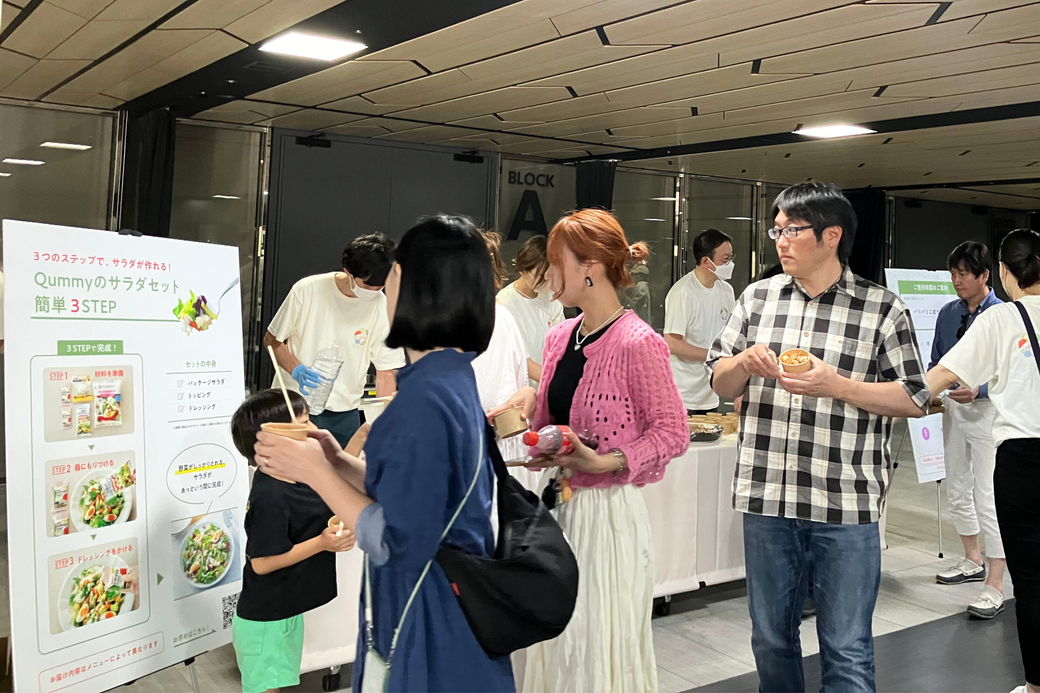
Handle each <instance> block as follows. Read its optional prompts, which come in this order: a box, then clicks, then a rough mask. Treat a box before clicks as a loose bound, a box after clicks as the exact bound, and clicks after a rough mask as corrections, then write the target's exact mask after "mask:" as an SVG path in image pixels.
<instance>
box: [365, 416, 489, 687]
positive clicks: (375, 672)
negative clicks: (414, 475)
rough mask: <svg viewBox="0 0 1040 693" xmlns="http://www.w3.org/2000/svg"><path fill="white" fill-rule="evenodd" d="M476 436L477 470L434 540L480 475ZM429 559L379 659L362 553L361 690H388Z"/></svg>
mask: <svg viewBox="0 0 1040 693" xmlns="http://www.w3.org/2000/svg"><path fill="white" fill-rule="evenodd" d="M477 439H478V440H479V443H478V450H479V454H478V455H477V471H476V472H475V473H474V474H473V481H471V482H470V484H469V488H468V489H466V495H465V496H464V497H463V499H462V502H461V503H459V507H457V508H456V509H455V514H454V515H452V516H451V520H449V521H448V525H447V526H446V527H445V528H444V531H443V532H441V538H440V540H439V541H438V543H440V542H443V541H444V538H445V537H446V536H448V532H449V531H450V530H451V527H452V525H454V524H455V520H457V519H458V517H459V514H461V513H462V508H463V506H465V505H466V501H468V500H469V497H470V495H471V494H472V493H473V489H474V487H476V485H477V479H479V478H480V470H481V469H483V467H484V441H485V437H484V436H482V435H478V436H477ZM433 561H434V559H433V558H431V559H430V560H428V561H427V562H426V567H425V568H423V571H422V574H421V575H419V580H418V581H417V582H416V583H415V588H414V589H412V593H411V594H410V595H409V596H408V601H407V602H405V605H404V609H403V610H402V611H401V618H400V619H399V620H398V621H397V628H395V629H394V637H393V639H392V640H391V641H390V652H388V653H387V655H386V659H383V657H382V656H380V654H379V651H378V650H376V639H375V634H374V632H373V628H372V581H371V579H370V578H369V568H368V554H365V671H364V674H363V676H362V678H361V693H386V691H387V690H389V686H390V666H391V664H392V663H393V660H394V652H396V651H397V639H398V638H399V637H400V636H401V628H402V627H403V626H404V620H405V618H407V616H408V611H409V609H411V608H412V602H414V601H415V597H416V595H417V594H419V588H420V587H422V583H423V580H425V579H426V575H427V574H428V573H429V572H430V566H431V565H433Z"/></svg>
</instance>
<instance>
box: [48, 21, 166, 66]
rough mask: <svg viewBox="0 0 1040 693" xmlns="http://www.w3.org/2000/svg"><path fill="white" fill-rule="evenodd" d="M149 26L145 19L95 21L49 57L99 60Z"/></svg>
mask: <svg viewBox="0 0 1040 693" xmlns="http://www.w3.org/2000/svg"><path fill="white" fill-rule="evenodd" d="M147 26H148V22H147V21H145V20H143V19H137V20H125V21H107V22H106V21H101V20H97V21H93V22H90V23H88V24H87V25H85V26H84V27H83V28H82V29H80V30H79V31H77V32H76V33H75V34H73V35H72V36H70V37H69V39H68V40H66V41H64V42H63V43H61V44H60V45H59V46H58V47H57V48H55V49H54V50H53V51H51V52H50V53H49V54H48V55H47V57H48V58H50V59H52V60H97V59H98V58H100V57H101V56H103V55H104V54H105V53H108V52H109V51H110V50H112V48H114V47H115V46H118V45H119V44H121V43H123V42H124V41H126V40H127V39H129V38H131V37H132V36H133V35H134V34H137V33H138V32H140V31H142V30H144V29H145V28H146V27H147Z"/></svg>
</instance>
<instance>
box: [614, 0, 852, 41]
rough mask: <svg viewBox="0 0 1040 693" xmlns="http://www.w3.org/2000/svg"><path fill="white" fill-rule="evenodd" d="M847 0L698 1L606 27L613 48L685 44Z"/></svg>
mask: <svg viewBox="0 0 1040 693" xmlns="http://www.w3.org/2000/svg"><path fill="white" fill-rule="evenodd" d="M851 4H853V3H851V2H849V1H848V0H697V1H696V2H688V3H684V4H681V5H677V6H675V7H672V8H670V9H666V10H661V11H659V12H653V13H650V14H647V15H643V16H641V17H636V18H634V19H629V20H626V21H623V22H619V23H617V24H612V25H611V26H608V27H606V32H607V37H608V38H609V39H610V43H611V44H613V45H622V44H628V45H633V44H643V45H647V44H682V43H692V42H694V41H700V40H703V39H707V38H711V37H713V36H721V35H723V34H729V33H732V32H736V31H742V30H744V29H748V28H751V27H756V26H765V25H772V24H776V23H777V22H782V21H784V20H787V19H793V18H794V17H800V16H802V15H807V14H811V13H813V12H822V11H824V10H828V9H831V8H834V7H840V6H842V5H851Z"/></svg>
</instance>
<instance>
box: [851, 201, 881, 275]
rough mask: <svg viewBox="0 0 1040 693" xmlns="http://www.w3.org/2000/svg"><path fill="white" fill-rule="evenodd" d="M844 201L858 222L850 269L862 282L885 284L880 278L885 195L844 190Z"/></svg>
mask: <svg viewBox="0 0 1040 693" xmlns="http://www.w3.org/2000/svg"><path fill="white" fill-rule="evenodd" d="M845 197H847V198H848V200H849V202H851V203H852V208H853V209H854V210H855V212H856V218H857V219H858V220H859V224H858V226H857V228H856V241H855V243H854V244H853V246H852V254H851V255H850V256H849V267H850V268H851V269H852V271H853V272H854V273H855V274H858V275H859V276H861V277H863V278H864V279H869V280H870V281H872V282H877V283H878V284H884V278H883V277H882V276H881V275H882V273H883V269H884V267H885V229H886V226H887V224H888V215H887V213H886V207H885V191H884V190H875V189H874V188H860V189H856V190H846V191H845Z"/></svg>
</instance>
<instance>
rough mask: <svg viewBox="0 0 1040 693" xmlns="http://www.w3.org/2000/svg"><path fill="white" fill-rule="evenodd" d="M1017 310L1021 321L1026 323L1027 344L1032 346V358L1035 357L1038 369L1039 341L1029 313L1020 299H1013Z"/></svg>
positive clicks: (1039, 360) (1039, 364) (1039, 361)
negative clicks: (1020, 315)
mask: <svg viewBox="0 0 1040 693" xmlns="http://www.w3.org/2000/svg"><path fill="white" fill-rule="evenodd" d="M1015 306H1017V307H1018V312H1019V313H1021V314H1022V322H1024V323H1025V324H1026V334H1028V335H1029V345H1030V346H1031V347H1032V348H1033V358H1034V359H1036V367H1037V369H1038V370H1040V343H1038V342H1037V339H1036V330H1034V329H1033V321H1032V320H1030V319H1029V313H1027V312H1026V307H1025V306H1024V305H1022V302H1021V301H1015Z"/></svg>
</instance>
